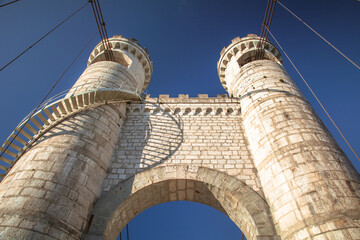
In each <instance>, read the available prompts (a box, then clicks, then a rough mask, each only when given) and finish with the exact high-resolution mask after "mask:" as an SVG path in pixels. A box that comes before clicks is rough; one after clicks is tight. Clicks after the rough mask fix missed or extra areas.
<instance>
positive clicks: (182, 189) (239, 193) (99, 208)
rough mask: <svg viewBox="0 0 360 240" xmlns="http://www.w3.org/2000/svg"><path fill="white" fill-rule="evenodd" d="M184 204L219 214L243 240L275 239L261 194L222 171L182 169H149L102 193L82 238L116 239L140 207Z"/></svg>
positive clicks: (179, 166) (181, 166)
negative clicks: (188, 203) (219, 212)
mask: <svg viewBox="0 0 360 240" xmlns="http://www.w3.org/2000/svg"><path fill="white" fill-rule="evenodd" d="M184 200H185V201H191V202H197V203H203V204H206V205H208V206H211V207H213V208H215V209H217V210H219V211H221V212H222V213H224V214H225V215H226V216H228V217H229V218H230V219H231V220H232V221H233V222H234V223H235V224H236V225H237V226H238V228H240V229H241V230H242V231H243V232H244V235H245V236H246V237H247V239H249V240H250V239H254V240H255V239H257V240H258V239H277V238H276V230H275V226H274V224H273V222H272V219H271V217H270V214H269V212H270V210H269V206H268V205H267V203H266V201H265V200H264V199H263V198H262V197H261V195H259V194H258V193H257V192H255V191H254V190H252V189H251V188H250V187H249V186H247V185H246V184H245V183H243V182H241V181H240V180H238V179H236V178H235V177H232V176H229V175H228V174H226V173H223V172H220V171H216V170H213V169H209V168H204V167H197V166H188V165H168V166H161V167H155V168H151V169H149V170H147V171H144V172H141V173H138V174H136V175H135V176H133V177H131V178H128V179H127V180H125V181H123V182H121V183H119V184H118V185H116V186H114V187H113V188H112V189H111V190H110V191H109V192H107V193H106V194H103V196H102V197H101V198H100V199H99V200H98V202H97V204H96V205H95V208H94V210H93V220H92V222H91V225H90V228H89V232H88V234H87V239H91V240H93V239H96V240H97V239H106V240H113V239H116V237H117V236H118V235H119V233H120V232H121V230H122V229H124V228H125V227H126V225H127V224H128V223H129V222H130V221H131V220H132V219H133V218H135V217H136V216H137V215H138V214H140V213H141V212H143V211H145V210H146V209H149V208H151V207H153V206H156V205H158V204H161V203H166V202H173V201H184ZM274 237H275V238H274Z"/></svg>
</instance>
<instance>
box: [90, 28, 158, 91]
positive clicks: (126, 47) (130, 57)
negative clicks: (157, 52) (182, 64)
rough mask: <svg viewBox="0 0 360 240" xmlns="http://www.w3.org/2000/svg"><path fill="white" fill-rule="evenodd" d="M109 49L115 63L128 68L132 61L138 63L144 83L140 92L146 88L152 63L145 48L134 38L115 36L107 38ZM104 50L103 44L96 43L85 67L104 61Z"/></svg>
mask: <svg viewBox="0 0 360 240" xmlns="http://www.w3.org/2000/svg"><path fill="white" fill-rule="evenodd" d="M109 42H110V48H111V51H112V52H113V55H114V58H115V62H117V63H119V64H121V65H123V66H125V67H126V68H130V67H131V65H132V63H134V60H136V61H138V62H139V63H140V64H141V65H142V68H143V71H144V75H145V81H144V85H143V88H142V91H145V90H146V88H147V87H148V85H149V83H150V79H151V75H152V71H153V63H152V61H151V60H150V55H149V52H148V50H147V49H146V48H144V47H142V46H141V45H140V44H139V43H138V41H137V40H136V39H134V38H125V37H123V36H121V35H115V36H113V37H112V38H109ZM104 50H105V48H104V46H103V43H102V42H100V43H98V44H97V45H96V46H95V48H94V50H93V51H92V52H91V54H90V56H89V59H88V63H87V66H90V65H91V64H93V63H96V62H100V61H106V58H105V51H104Z"/></svg>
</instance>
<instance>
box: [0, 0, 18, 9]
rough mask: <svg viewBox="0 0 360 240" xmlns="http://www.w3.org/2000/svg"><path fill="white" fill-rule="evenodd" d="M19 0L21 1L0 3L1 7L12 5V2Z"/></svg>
mask: <svg viewBox="0 0 360 240" xmlns="http://www.w3.org/2000/svg"><path fill="white" fill-rule="evenodd" d="M18 1H20V0H14V1H12V2H8V3H5V4H3V5H0V8H1V7H5V6H7V5H10V4H12V3H15V2H18Z"/></svg>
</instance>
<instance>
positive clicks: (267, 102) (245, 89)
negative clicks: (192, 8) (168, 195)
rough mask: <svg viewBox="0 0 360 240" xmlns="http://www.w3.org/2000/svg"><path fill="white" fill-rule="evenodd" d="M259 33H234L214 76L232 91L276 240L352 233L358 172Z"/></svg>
mask: <svg viewBox="0 0 360 240" xmlns="http://www.w3.org/2000/svg"><path fill="white" fill-rule="evenodd" d="M258 42H259V37H257V36H256V35H248V36H247V37H244V38H239V37H238V38H235V39H234V40H232V43H231V44H230V45H229V46H228V47H226V48H224V49H223V50H222V52H221V57H220V60H219V62H218V73H219V76H220V81H221V83H222V84H223V86H224V87H225V89H226V90H227V91H228V92H229V94H230V95H232V96H235V97H239V98H240V104H241V111H242V118H243V124H244V128H245V134H246V135H247V138H248V140H249V146H250V150H251V152H252V155H253V158H254V164H255V167H256V168H257V171H258V175H259V177H260V181H261V184H262V187H263V191H264V194H265V197H266V200H267V202H268V204H269V206H270V208H271V213H272V217H273V220H274V223H275V224H276V228H277V232H278V234H279V235H280V236H281V238H282V239H359V238H360V210H359V206H360V177H359V174H358V172H357V171H356V170H355V168H354V167H353V166H352V164H351V162H350V161H349V160H348V158H347V157H346V155H345V154H344V152H343V151H342V150H341V149H340V147H339V146H338V144H337V143H336V142H335V140H334V139H333V137H332V136H331V134H330V133H329V131H328V130H327V129H326V127H325V126H324V124H323V123H322V122H321V120H320V119H319V117H318V116H317V115H316V113H315V112H314V110H313V109H312V107H311V106H310V104H309V103H308V102H307V101H306V99H305V98H304V96H303V95H302V94H301V92H300V91H299V89H298V88H297V86H296V85H295V83H294V82H293V80H292V79H291V78H290V76H289V75H288V73H287V72H286V71H285V69H284V68H283V66H282V59H281V56H280V53H279V52H278V50H277V49H276V48H275V47H274V46H273V45H272V44H271V43H269V42H267V43H266V44H265V54H264V58H263V59H262V60H257V58H256V57H255V55H256V47H257V44H258Z"/></svg>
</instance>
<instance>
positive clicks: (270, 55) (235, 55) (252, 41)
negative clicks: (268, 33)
mask: <svg viewBox="0 0 360 240" xmlns="http://www.w3.org/2000/svg"><path fill="white" fill-rule="evenodd" d="M259 43H260V37H258V36H257V35H256V34H249V35H248V36H247V37H243V38H240V37H236V38H234V39H233V40H232V41H231V44H230V45H229V46H227V47H226V48H225V47H224V48H223V49H222V50H221V53H220V59H219V61H218V63H217V70H218V74H219V78H220V82H221V84H222V85H223V87H224V88H225V90H226V91H230V92H231V90H232V89H231V85H232V81H231V80H232V79H233V78H234V75H236V73H238V72H239V70H240V68H241V67H242V66H244V65H245V64H247V63H249V62H252V61H254V60H255V55H256V52H257V50H258V45H259ZM263 59H267V60H272V61H274V62H276V63H278V64H282V61H283V60H282V57H281V54H280V52H279V51H278V50H277V49H276V47H275V46H274V45H273V44H272V43H270V42H265V45H264V57H263Z"/></svg>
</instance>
